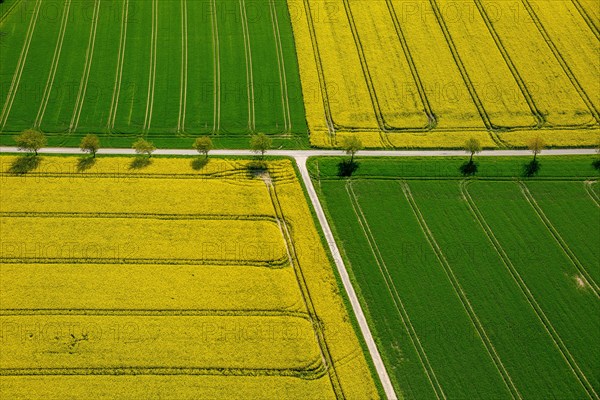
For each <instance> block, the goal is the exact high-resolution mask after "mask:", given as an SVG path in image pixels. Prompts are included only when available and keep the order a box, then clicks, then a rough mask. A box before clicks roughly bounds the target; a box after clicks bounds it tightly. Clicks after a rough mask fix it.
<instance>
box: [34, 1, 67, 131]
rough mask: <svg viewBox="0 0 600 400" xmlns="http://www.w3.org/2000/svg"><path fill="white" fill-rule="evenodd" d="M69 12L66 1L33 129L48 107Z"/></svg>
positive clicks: (40, 122)
mask: <svg viewBox="0 0 600 400" xmlns="http://www.w3.org/2000/svg"><path fill="white" fill-rule="evenodd" d="M70 10H71V0H66V1H65V4H64V6H63V11H62V19H61V21H60V31H59V33H58V40H57V41H56V46H55V47H54V55H53V56H52V64H51V66H50V72H49V74H48V80H47V81H46V86H45V87H44V94H43V95H42V102H41V104H40V107H39V109H38V112H37V115H36V117H35V121H34V123H33V127H34V128H36V129H39V127H40V125H41V124H42V120H43V119H44V114H45V113H46V108H47V107H48V102H49V101H50V93H51V92H52V87H53V85H54V78H55V77H56V71H57V70H58V63H59V61H60V56H61V54H62V46H63V43H64V39H65V32H66V31H67V24H68V23H69V12H70Z"/></svg>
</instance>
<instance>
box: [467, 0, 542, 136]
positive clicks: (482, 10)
mask: <svg viewBox="0 0 600 400" xmlns="http://www.w3.org/2000/svg"><path fill="white" fill-rule="evenodd" d="M474 2H475V5H476V6H477V10H478V11H479V14H480V15H481V17H482V18H483V21H484V22H485V25H486V27H487V28H488V31H489V32H490V35H491V36H492V38H493V39H494V43H495V44H496V47H497V48H498V50H499V51H500V54H502V58H503V59H504V62H505V63H506V65H507V66H508V69H509V70H510V72H511V74H512V76H513V77H514V79H515V81H516V82H517V85H518V86H519V89H520V90H521V93H522V94H523V97H524V98H525V101H526V102H527V105H528V106H529V108H530V110H531V113H532V114H533V116H534V117H535V119H536V120H537V126H536V128H538V129H539V128H541V127H542V126H544V125H546V123H547V121H546V117H545V116H544V115H543V114H542V112H541V111H540V110H539V108H538V106H537V105H536V104H535V101H534V99H533V97H532V96H531V92H530V91H529V89H528V88H527V85H526V83H525V80H524V79H523V77H522V76H521V74H520V73H519V71H518V70H517V67H516V66H515V63H514V62H513V61H512V59H511V57H510V55H509V54H508V51H507V50H506V47H505V46H504V44H503V43H502V39H500V36H499V35H498V32H496V29H495V28H494V23H493V22H492V19H491V18H490V16H489V14H488V12H487V10H486V9H485V7H484V5H483V3H482V2H481V0H474Z"/></svg>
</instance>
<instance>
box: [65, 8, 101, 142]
mask: <svg viewBox="0 0 600 400" xmlns="http://www.w3.org/2000/svg"><path fill="white" fill-rule="evenodd" d="M101 1H102V0H94V15H93V17H92V27H91V29H90V37H89V40H88V47H87V50H86V53H85V66H84V67H83V76H82V77H81V81H80V82H79V90H78V92H77V99H76V101H75V110H74V111H73V116H72V117H71V123H70V124H69V132H73V131H75V130H77V126H78V125H79V118H80V116H81V110H82V109H83V102H84V101H85V96H86V92H87V85H88V81H89V79H90V71H91V69H92V63H93V60H94V47H95V45H96V31H97V28H98V17H99V15H100V2H101Z"/></svg>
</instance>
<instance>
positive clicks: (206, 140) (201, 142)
mask: <svg viewBox="0 0 600 400" xmlns="http://www.w3.org/2000/svg"><path fill="white" fill-rule="evenodd" d="M193 147H194V149H196V151H197V152H198V153H200V154H204V158H208V152H209V151H211V150H212V149H213V142H212V140H211V138H210V137H209V136H200V137H199V138H196V140H195V141H194V145H193Z"/></svg>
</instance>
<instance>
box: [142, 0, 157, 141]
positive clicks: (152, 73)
mask: <svg viewBox="0 0 600 400" xmlns="http://www.w3.org/2000/svg"><path fill="white" fill-rule="evenodd" d="M157 51H158V0H152V37H151V41H150V70H149V72H148V95H147V97H146V114H145V116H144V127H143V130H144V133H148V131H149V130H150V126H151V125H152V111H153V109H154V88H155V87H156V59H157V54H156V53H157Z"/></svg>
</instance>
